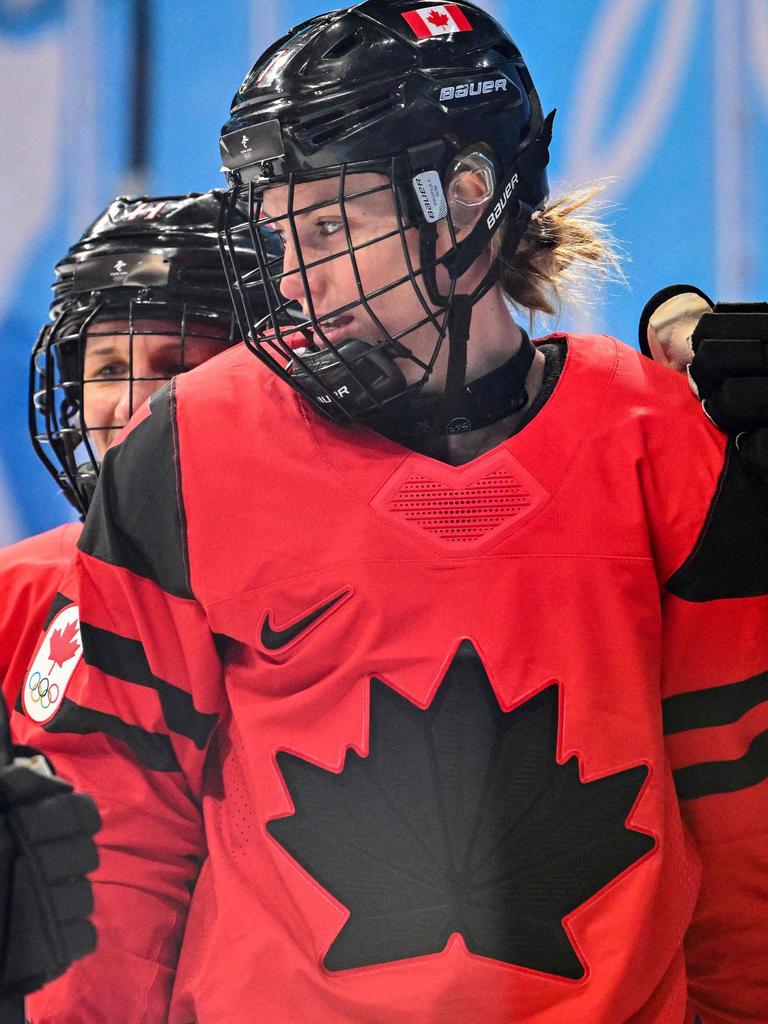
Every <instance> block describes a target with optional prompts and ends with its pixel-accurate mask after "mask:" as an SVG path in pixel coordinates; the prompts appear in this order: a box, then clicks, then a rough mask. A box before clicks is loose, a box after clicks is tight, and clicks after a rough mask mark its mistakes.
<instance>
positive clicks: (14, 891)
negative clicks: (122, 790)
mask: <svg viewBox="0 0 768 1024" xmlns="http://www.w3.org/2000/svg"><path fill="white" fill-rule="evenodd" d="M100 826H101V821H100V818H99V813H98V811H97V810H96V805H95V804H94V802H93V801H92V800H91V798H90V797H88V796H85V795H84V794H82V793H74V792H73V791H72V786H71V785H70V784H69V783H67V782H64V781H63V780H62V779H58V778H54V777H46V776H44V775H41V774H39V773H38V772H36V771H33V770H32V769H31V768H29V767H26V766H23V765H21V764H18V763H16V764H10V765H6V766H5V767H3V768H0V873H1V874H2V878H3V879H4V882H3V884H2V885H0V898H1V897H2V896H3V895H5V897H6V898H5V901H4V902H3V903H1V904H0V913H3V914H4V920H2V921H0V923H1V924H2V926H3V930H2V939H3V947H2V949H3V957H2V962H1V963H0V997H5V996H8V995H16V994H26V993H28V992H33V991H35V990H36V989H38V988H40V987H41V986H42V985H44V984H46V983H47V982H48V981H51V980H52V979H53V978H55V977H58V975H60V974H62V973H63V972H64V971H65V970H66V969H67V967H69V965H70V964H71V963H72V961H73V960H77V959H79V958H80V957H83V956H85V955H86V954H87V953H91V952H93V950H94V949H95V948H96V931H95V929H94V927H93V925H92V924H91V922H90V921H89V920H88V916H89V915H90V913H91V911H92V910H93V894H92V891H91V885H90V882H89V881H88V879H87V878H86V877H85V875H86V874H87V872H89V871H93V870H94V868H95V867H96V866H97V864H98V853H97V851H96V845H95V843H94V842H93V839H92V838H91V837H92V836H93V835H94V833H95V832H97V831H98V829H99V828H100ZM3 888H4V890H5V891H4V892H3Z"/></svg>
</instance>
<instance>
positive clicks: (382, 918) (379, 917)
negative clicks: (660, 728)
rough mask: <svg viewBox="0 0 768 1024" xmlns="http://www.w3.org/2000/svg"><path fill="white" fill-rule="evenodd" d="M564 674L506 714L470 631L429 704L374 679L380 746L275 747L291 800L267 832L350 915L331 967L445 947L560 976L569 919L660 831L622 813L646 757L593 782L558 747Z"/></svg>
mask: <svg viewBox="0 0 768 1024" xmlns="http://www.w3.org/2000/svg"><path fill="white" fill-rule="evenodd" d="M557 721H558V687H557V686H556V685H553V686H550V687H548V688H547V689H546V690H543V691H542V692H541V693H539V694H537V695H536V696H534V697H533V698H531V699H530V700H529V701H527V702H526V703H525V704H523V705H521V706H520V707H518V708H516V709H515V710H513V711H511V712H508V713H505V712H503V711H502V710H501V708H500V707H499V704H498V701H497V700H496V697H495V694H494V692H493V689H492V687H491V684H490V681H489V679H488V676H487V674H486V672H485V669H484V667H483V663H482V661H481V659H480V657H479V655H478V653H477V651H476V650H475V648H474V647H473V646H472V644H471V643H469V642H468V641H465V642H464V643H462V645H461V647H460V648H459V650H458V652H457V654H456V657H455V658H454V660H453V662H452V663H451V665H450V667H449V669H448V671H447V672H446V674H445V677H444V679H443V681H442V683H441V685H440V688H439V690H438V691H437V694H436V695H435V698H434V700H433V701H432V703H431V705H430V706H429V708H427V709H426V710H424V711H423V710H421V709H420V708H418V707H416V705H414V704H411V703H410V702H409V701H408V700H405V699H404V698H403V697H401V696H399V695H398V694H397V693H396V692H395V691H394V690H392V689H391V688H390V687H388V686H386V685H385V684H384V683H382V682H380V681H379V680H377V679H374V680H373V681H372V684H371V710H370V749H369V754H368V756H367V757H364V758H362V757H360V756H359V755H358V754H356V753H354V751H350V752H349V753H348V754H347V757H346V760H345V762H344V766H343V768H342V770H341V771H340V772H339V773H335V772H329V771H326V770H325V769H323V768H319V767H318V766H316V765H313V764H310V763H309V762H308V761H305V760H303V759H302V758H299V757H296V756H294V755H292V754H288V753H285V752H280V753H279V754H278V764H279V767H280V770H281V771H282V773H283V777H284V778H285V781H286V784H287V786H288V789H289V790H290V793H291V797H292V799H293V803H294V808H295V813H294V814H293V815H291V816H289V817H285V818H279V819H276V820H273V821H271V822H269V824H268V826H267V827H268V829H269V832H270V834H271V835H272V836H274V838H275V839H277V840H278V842H280V843H281V845H282V846H284V847H285V849H286V850H287V851H288V852H289V853H290V854H291V856H292V857H294V858H295V859H296V860H297V861H298V862H299V864H301V865H302V867H304V869H305V870H306V871H308V872H309V873H310V874H311V875H312V876H313V877H314V878H316V879H317V880H318V881H319V882H320V884H321V885H322V886H323V887H324V888H325V889H327V890H328V891H329V892H330V893H332V894H333V895H334V896H335V897H336V898H337V899H338V900H339V901H340V902H341V903H343V904H344V906H345V907H347V908H348V909H349V912H350V916H349V919H348V920H347V922H346V924H345V925H344V927H343V928H342V929H341V931H340V932H339V934H338V936H337V937H336V939H335V941H334V942H333V944H332V945H331V947H330V949H329V950H328V953H327V954H326V956H325V960H324V963H325V966H326V967H327V968H328V969H329V970H346V969H349V968H352V967H362V966H366V965H371V964H378V963H387V962H391V961H394V960H403V959H406V958H408V957H416V956H423V955H425V954H430V953H437V952H439V951H440V950H442V949H443V948H444V947H445V945H446V943H447V941H448V939H449V938H450V936H451V934H453V933H455V932H459V933H460V934H461V935H462V937H463V939H464V942H465V944H466V946H467V948H468V949H469V950H470V952H472V953H475V954H477V955H479V956H485V957H490V958H491V959H494V960H499V961H503V962H505V963H509V964H516V965H519V966H521V967H527V968H531V969H533V970H537V971H544V972H546V973H549V974H555V975H559V976H561V977H566V978H580V977H581V976H582V975H583V973H584V968H583V965H582V963H581V961H580V960H579V958H578V956H577V955H576V952H575V950H574V948H573V946H572V945H571V942H570V940H569V938H568V935H567V933H566V931H565V929H564V927H563V924H562V920H563V918H564V917H565V916H566V915H567V914H569V913H571V912H572V911H573V910H575V908H576V907H578V906H580V905H581V904H582V903H584V902H585V901H586V900H588V899H589V898H590V897H591V896H593V895H594V894H595V893H596V892H598V891H599V890H600V889H602V888H603V887H604V886H606V885H607V884H608V883H609V882H611V881H612V880H613V879H614V878H616V876H617V875H619V874H621V872H623V871H624V870H625V869H627V868H628V867H630V865H632V864H634V863H636V862H637V861H638V860H640V858H641V857H643V856H644V855H645V854H647V853H648V852H649V851H650V850H651V849H653V846H654V840H653V838H652V837H651V836H649V835H647V834H645V833H643V832H637V831H635V830H633V829H629V828H627V827H626V824H625V822H626V819H627V816H628V815H629V812H630V810H631V809H632V807H633V805H634V803H635V801H636V800H637V796H638V794H639V792H640V789H641V787H642V785H643V782H644V780H645V778H646V775H647V771H648V770H647V768H646V767H645V766H642V765H639V766H637V767H634V768H629V769H626V770H625V771H621V772H617V773H616V774H614V775H609V776H606V777H604V778H601V779H596V780H594V781H592V782H588V783H583V782H581V781H580V779H579V766H578V761H577V758H575V757H572V758H571V759H570V760H568V761H566V763H565V764H562V765H561V764H558V763H557V762H556V760H555V752H556V742H557Z"/></svg>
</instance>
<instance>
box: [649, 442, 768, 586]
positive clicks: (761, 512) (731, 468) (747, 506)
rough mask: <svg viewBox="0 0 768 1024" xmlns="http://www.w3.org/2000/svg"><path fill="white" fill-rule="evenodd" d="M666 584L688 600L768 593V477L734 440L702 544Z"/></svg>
mask: <svg viewBox="0 0 768 1024" xmlns="http://www.w3.org/2000/svg"><path fill="white" fill-rule="evenodd" d="M666 587H667V590H668V591H669V592H670V593H671V594H674V595H675V597H679V598H681V599H682V600H683V601H715V600H718V599H720V598H731V597H759V596H760V595H763V594H768V477H766V476H765V475H761V474H760V473H757V472H755V471H754V470H752V469H750V468H749V466H747V464H746V463H745V462H744V460H743V459H742V458H741V457H740V455H739V453H738V452H737V451H736V449H735V447H734V445H733V443H732V442H731V443H730V444H729V445H728V451H727V454H726V460H725V465H724V467H723V471H722V473H721V475H720V479H719V481H718V485H717V490H716V492H715V496H714V498H713V499H712V503H711V505H710V508H709V513H708V515H707V520H706V522H705V524H704V527H703V529H702V531H701V535H700V536H699V538H698V540H697V541H696V546H695V547H694V549H693V551H692V552H691V554H690V555H689V556H688V558H687V559H686V560H685V562H684V563H683V565H682V566H681V567H680V568H679V569H678V570H677V571H676V572H675V573H673V575H672V576H671V577H670V578H669V580H668V581H667V584H666Z"/></svg>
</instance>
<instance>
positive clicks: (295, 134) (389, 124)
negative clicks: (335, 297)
mask: <svg viewBox="0 0 768 1024" xmlns="http://www.w3.org/2000/svg"><path fill="white" fill-rule="evenodd" d="M552 119H553V114H551V115H549V116H548V117H544V116H543V115H542V109H541V104H540V101H539V98H538V95H537V93H536V90H535V88H534V86H533V82H532V80H531V76H530V74H529V72H528V69H527V68H526V65H525V63H524V62H523V59H522V57H521V55H520V52H519V50H518V49H517V47H516V46H515V44H514V43H513V41H512V40H511V39H510V37H509V36H508V35H507V33H506V32H505V30H504V29H503V28H502V27H501V26H500V25H499V24H498V23H497V22H496V21H495V20H494V19H493V18H491V17H490V16H489V15H488V14H487V13H485V12H484V11H482V10H481V9H480V8H478V7H476V6H475V5H474V4H471V3H466V2H459V3H455V4H445V5H432V6H428V5H424V4H422V3H419V2H418V0H366V2H364V3H362V4H359V5H358V6H355V7H350V8H347V9H345V10H340V11H334V12H331V13H329V14H324V15H320V16H318V17H315V18H312V19H311V20H309V21H307V22H305V23H303V24H302V25H299V26H298V27H297V28H294V29H293V30H291V31H290V32H289V33H288V34H287V35H286V36H285V37H283V38H282V39H280V40H278V42H276V43H275V44H274V45H273V46H272V47H270V48H269V49H268V50H267V51H266V52H265V53H264V54H263V55H262V56H261V57H260V58H259V59H258V60H257V62H256V64H255V65H254V66H253V68H252V69H251V71H250V72H249V73H248V75H247V77H246V78H245V81H244V82H243V84H242V85H241V87H240V89H239V90H238V92H237V93H236V95H235V97H234V100H233V103H232V109H231V116H230V119H229V121H228V122H227V123H226V124H225V125H224V127H223V129H222V136H221V143H220V144H221V153H222V159H223V164H224V169H225V171H226V173H227V176H228V180H229V182H230V185H231V186H232V189H231V191H230V199H229V206H228V214H227V218H226V222H225V228H224V231H223V244H224V250H225V265H226V269H227V274H228V276H229V277H230V281H231V287H232V291H233V299H234V300H235V304H236V307H237V310H238V315H239V317H240V319H241V327H242V331H243V335H244V338H245V340H246V343H247V344H248V345H249V347H250V348H251V349H252V350H253V351H254V353H255V354H256V355H257V356H259V357H260V358H261V359H262V360H263V361H264V362H266V363H267V365H269V366H270V367H271V368H272V369H273V370H274V371H275V372H276V373H277V374H278V375H280V376H281V377H282V378H284V379H285V380H286V381H287V382H288V383H289V384H291V385H292V386H293V387H294V388H295V389H297V390H298V391H299V392H300V393H302V394H303V395H304V397H306V398H307V399H309V400H310V401H311V402H312V403H313V404H314V405H316V406H317V407H318V408H319V409H320V410H321V411H322V412H324V413H325V414H326V415H328V416H330V417H331V418H333V419H335V420H338V421H342V422H343V421H350V420H351V421H354V420H358V421H364V422H376V421H377V419H378V420H381V419H382V418H386V417H387V416H388V415H389V416H391V414H393V413H395V412H397V414H398V415H401V416H402V414H403V413H404V412H405V413H406V414H407V412H408V410H409V409H411V410H413V409H414V408H416V407H419V408H418V411H417V413H416V415H415V417H414V416H412V417H411V418H412V420H413V424H415V425H416V432H418V428H419V426H420V428H421V432H429V431H431V430H435V429H437V430H440V431H443V432H446V431H447V432H452V425H453V424H454V423H455V422H459V423H462V422H464V421H463V419H462V417H461V416H460V415H459V416H458V419H457V417H456V414H457V412H458V413H459V414H460V412H461V408H460V407H461V396H462V394H463V393H464V392H465V391H466V388H465V386H464V385H465V372H466V342H467V337H468V333H469V323H470V318H471V315H472V308H473V306H474V305H475V304H476V303H477V302H478V301H479V300H480V299H481V298H482V297H483V296H484V295H485V294H486V292H487V291H488V290H489V289H490V288H491V287H492V286H493V285H494V284H495V283H496V282H497V281H498V279H499V275H500V265H501V260H502V259H503V258H504V257H505V256H509V255H510V254H511V253H512V252H514V251H515V249H516V248H517V246H518V245H519V242H520V240H521V238H522V236H523V234H524V233H525V230H526V227H527V225H528V222H529V220H530V217H531V215H532V213H533V211H534V210H535V209H536V208H537V207H540V206H541V205H542V204H543V203H544V201H545V200H546V198H547V194H548V185H547V176H546V166H547V163H548V159H549V156H548V146H549V142H550V138H551V128H552ZM463 169H468V170H471V171H473V172H474V173H475V174H476V175H478V176H479V178H480V180H482V181H484V182H485V188H484V191H483V193H482V194H481V196H480V197H479V199H480V200H481V203H480V202H478V203H476V204H473V205H475V206H477V207H478V209H475V210H472V209H469V210H462V200H461V197H460V196H458V195H455V194H454V193H453V192H452V182H454V181H456V180H457V176H458V175H459V174H460V172H461V171H462V170H463ZM368 172H372V173H373V174H375V175H376V176H377V180H378V181H379V182H380V183H379V184H378V185H375V186H374V187H368V186H366V187H365V188H357V189H356V187H355V184H354V180H355V179H354V176H355V175H360V174H365V173H368ZM327 178H328V179H333V180H334V182H336V180H337V193H336V194H335V195H333V196H332V197H331V198H330V199H328V200H326V201H324V202H323V203H318V204H315V205H313V206H308V205H305V204H302V202H301V200H300V199H297V196H300V194H301V188H300V186H302V184H303V183H305V182H311V181H318V180H323V179H327ZM358 180H359V181H362V180H363V179H358ZM365 180H366V181H367V182H370V179H365ZM276 188H280V189H282V195H283V196H284V197H285V196H287V201H284V206H285V209H283V206H281V207H280V211H279V213H278V214H277V215H274V216H273V215H269V210H268V206H269V191H270V190H271V189H276ZM376 192H383V193H387V195H388V196H389V201H390V203H391V206H392V208H393V209H394V210H395V211H396V224H395V227H394V229H393V230H391V231H390V232H389V234H392V235H396V234H399V236H400V240H401V244H402V261H403V273H402V275H400V276H399V277H398V278H397V279H396V280H393V281H392V282H391V283H390V284H389V285H388V286H384V287H380V288H378V289H376V290H375V291H373V292H371V290H370V289H369V290H368V291H366V287H365V285H364V283H363V281H362V280H361V276H360V273H359V271H358V261H359V259H360V252H361V250H362V249H363V248H364V247H367V246H369V245H371V244H372V243H373V242H375V241H377V239H373V240H371V239H366V240H365V241H364V242H363V243H361V244H357V243H356V241H355V240H354V239H353V238H352V234H351V232H350V227H349V223H348V217H347V210H348V209H349V207H350V204H351V202H352V201H357V202H367V201H368V202H369V201H370V199H371V198H372V197H373V195H374V194H375V193H376ZM331 204H335V209H339V210H340V214H341V220H342V221H343V228H344V238H345V244H344V245H342V247H341V249H340V250H339V251H337V252H335V253H333V254H332V255H330V256H325V257H322V258H321V259H318V260H312V259H311V254H308V253H305V252H303V251H302V245H301V239H300V237H299V233H298V232H297V229H296V222H297V220H298V219H299V218H300V217H303V216H305V215H307V214H308V213H310V212H311V211H313V210H316V209H319V208H320V207H322V206H328V205H331ZM466 218H469V219H468V220H467V219H466ZM244 219H245V220H247V221H248V223H244ZM462 219H464V223H465V224H467V223H470V224H471V227H468V228H467V229H466V230H463V231H462V230H460V229H461V226H462ZM256 226H260V227H262V228H263V229H266V233H268V232H269V230H270V229H272V230H273V231H276V232H278V233H279V234H281V235H282V237H283V238H284V239H287V240H288V241H289V243H290V244H291V246H292V247H293V248H294V249H295V263H296V266H295V267H293V268H292V269H288V267H287V265H286V267H285V268H284V267H283V266H282V265H281V263H280V261H279V260H278V259H277V258H275V257H274V256H271V255H270V253H269V252H268V250H267V249H266V247H265V246H264V245H263V244H262V239H263V238H264V237H265V234H264V233H257V232H256V231H255V230H254V229H255V228H256ZM414 231H415V232H417V236H418V244H417V245H416V246H415V249H416V256H417V258H416V259H415V260H414V259H413V256H412V253H413V251H414V245H413V244H412V243H411V244H407V235H408V234H409V233H410V234H411V235H413V232H414ZM497 232H498V238H500V239H501V242H500V243H497V248H496V258H493V259H489V260H488V261H487V263H488V266H487V269H486V270H485V272H484V273H483V274H482V276H481V277H480V278H479V279H478V277H477V275H474V277H473V279H472V286H471V289H468V290H467V289H466V288H465V287H464V285H463V284H460V280H461V279H462V277H463V275H465V274H466V272H467V271H468V269H469V268H470V267H472V266H473V264H474V263H475V261H477V259H478V257H479V256H480V254H481V253H486V252H488V250H489V246H490V244H491V240H492V239H493V237H494V235H496V234H497ZM441 233H442V238H443V240H445V238H446V237H447V238H448V240H449V241H448V244H445V241H443V244H442V247H441V248H440V251H438V237H439V235H440V234H441ZM249 241H250V242H252V243H253V244H252V249H253V254H254V255H255V257H256V260H257V262H258V264H259V267H258V270H257V271H255V272H254V271H252V270H249V269H248V267H247V266H246V265H245V263H244V261H243V258H242V253H243V251H244V250H245V249H246V248H247V247H248V243H249ZM338 258H344V259H346V260H348V261H350V262H351V266H352V270H353V272H354V275H355V280H356V285H357V294H356V295H355V296H354V297H353V300H352V301H351V302H350V303H348V304H347V305H346V306H345V307H342V308H333V309H327V308H318V307H319V306H322V301H318V300H317V297H316V296H314V295H313V290H312V287H311V281H310V278H311V276H312V273H313V270H314V268H316V267H317V266H319V265H321V264H322V263H324V262H327V261H329V260H332V259H338ZM289 275H297V278H298V280H300V290H301V292H302V294H303V302H302V305H303V308H304V314H305V316H304V320H303V322H302V323H301V324H300V325H299V327H298V328H296V327H294V328H292V331H291V335H290V336H288V335H286V332H284V331H282V330H281V329H280V323H279V321H280V317H281V314H282V313H283V312H284V310H285V308H286V306H287V305H288V304H289V298H287V297H286V295H287V293H288V291H290V290H293V291H294V292H295V291H296V289H290V288H289V287H287V286H286V279H287V278H288V276H289ZM255 276H260V277H261V278H262V279H263V280H264V282H265V298H266V301H267V305H268V306H269V309H268V312H267V315H260V314H259V311H258V310H255V309H253V308H252V307H251V305H250V303H249V301H248V295H247V291H248V286H249V284H250V282H251V281H252V280H253V279H254V277H255ZM406 279H407V280H408V281H409V283H410V286H411V287H412V289H413V290H414V293H415V294H416V296H417V297H418V302H419V309H420V316H419V319H418V321H414V322H413V323H411V324H408V325H405V326H402V325H400V327H399V328H398V330H397V331H396V332H392V331H391V330H389V329H388V327H387V326H386V325H385V324H384V323H383V322H382V318H381V316H380V315H379V311H380V309H381V303H380V302H379V301H378V300H380V299H381V297H382V296H386V293H387V292H388V291H391V290H393V289H395V288H398V287H401V286H402V284H403V281H404V280H406ZM401 294H402V293H401ZM295 297H296V296H295V295H294V298H295ZM374 300H377V301H374ZM352 306H357V307H358V308H362V309H364V310H365V312H366V314H367V316H368V318H369V320H371V321H373V322H374V323H375V324H376V328H377V332H376V333H377V335H378V336H377V338H376V339H375V342H373V343H372V339H371V338H367V339H365V340H363V339H361V338H355V337H344V338H342V339H341V340H340V341H338V343H335V342H334V340H333V338H331V337H329V331H328V329H327V328H328V325H329V324H333V323H334V322H335V320H336V318H338V317H339V316H340V315H344V314H345V313H348V312H349V310H350V308H351V307H352ZM426 324H429V325H431V327H430V329H431V330H432V331H433V332H434V346H433V347H432V350H431V352H430V353H429V355H428V356H426V357H425V356H424V354H423V353H422V354H421V356H418V357H417V355H416V354H415V353H414V352H413V351H412V350H411V349H410V348H409V345H408V336H409V334H410V335H413V333H414V332H416V331H418V330H420V329H421V328H422V327H423V326H424V325H426ZM297 338H298V339H299V342H300V343H298V344H297ZM446 339H447V341H448V359H447V372H446V379H445V385H444V388H443V392H444V394H443V398H442V399H441V401H440V403H439V404H438V406H436V405H435V403H434V401H432V404H431V408H432V413H433V414H430V413H429V411H428V410H429V408H430V406H429V403H426V398H425V396H421V397H418V398H417V396H418V393H419V392H420V391H421V390H422V389H423V387H424V385H425V383H426V381H427V380H428V378H429V376H430V374H431V373H432V371H433V368H434V366H435V362H436V360H437V357H438V354H439V352H440V349H441V347H442V346H443V343H444V341H445V340H446ZM526 359H527V360H528V362H527V365H530V352H529V350H528V349H527V348H526V352H525V354H524V355H523V357H522V358H521V360H520V365H519V366H518V367H517V370H518V383H519V377H520V373H522V374H523V379H524V371H525V369H526V365H525V361H526ZM402 360H406V361H410V362H411V364H417V365H418V367H419V373H418V374H416V375H414V372H413V369H412V367H411V372H409V373H407V374H404V373H403V372H402V370H401V369H400V366H399V365H398V364H399V363H400V365H404V363H401V361H402ZM518 390H519V389H518ZM524 401H525V398H523V399H522V400H521V401H520V402H519V404H523V403H524ZM518 407H519V405H518ZM436 409H437V410H438V411H437V412H435V410H436ZM508 411H509V410H508ZM458 429H462V427H459V428H458ZM463 429H466V427H464V428H463Z"/></svg>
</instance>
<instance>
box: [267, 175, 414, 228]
mask: <svg viewBox="0 0 768 1024" xmlns="http://www.w3.org/2000/svg"><path fill="white" fill-rule="evenodd" d="M342 200H343V203H344V204H345V205H347V206H348V207H350V206H353V208H354V210H355V212H356V213H358V214H362V215H367V216H378V215H381V214H386V213H390V212H391V211H392V209H393V208H394V200H393V193H392V186H391V183H390V180H389V178H387V176H386V175H384V174H377V173H375V172H372V171H364V172H356V173H353V174H346V175H345V176H344V178H343V179H342V178H341V177H340V176H339V175H334V176H332V177H328V178H320V179H318V180H316V181H299V182H296V183H295V184H294V186H293V188H292V189H291V187H290V186H289V185H274V186H269V187H268V188H265V189H264V192H263V193H262V202H261V207H262V215H263V216H264V217H266V218H273V217H274V218H279V217H284V216H286V215H287V214H288V213H291V214H292V215H293V216H295V217H301V216H308V215H310V214H313V213H316V212H322V211H324V210H325V211H332V210H335V211H336V212H337V213H338V212H340V208H341V205H342Z"/></svg>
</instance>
